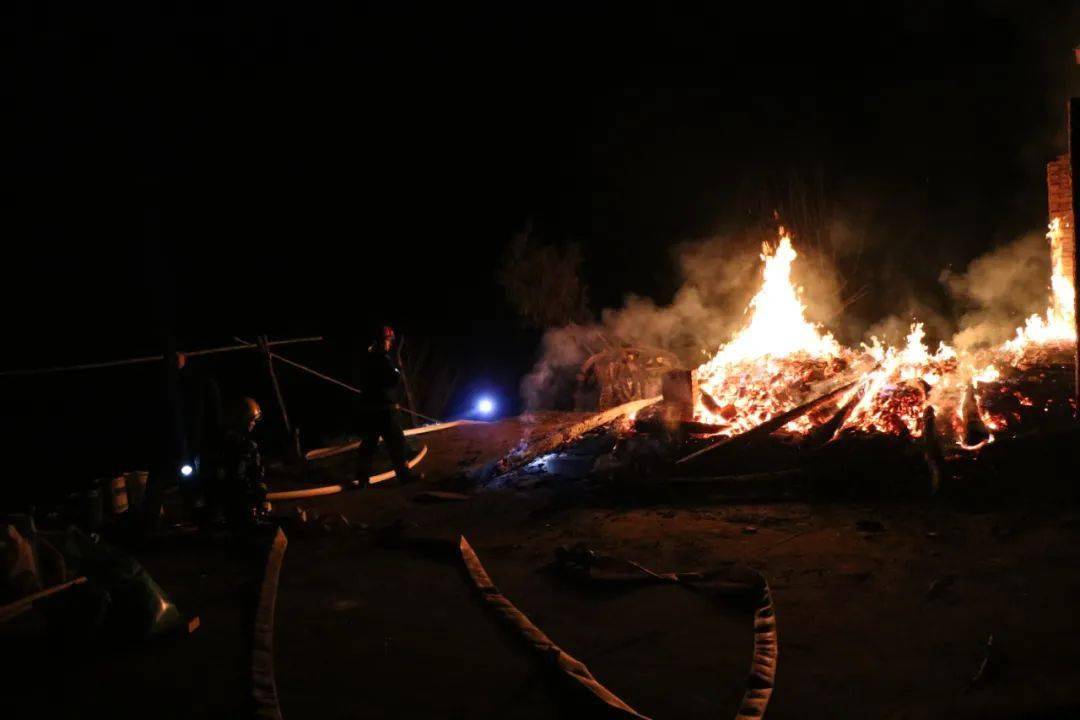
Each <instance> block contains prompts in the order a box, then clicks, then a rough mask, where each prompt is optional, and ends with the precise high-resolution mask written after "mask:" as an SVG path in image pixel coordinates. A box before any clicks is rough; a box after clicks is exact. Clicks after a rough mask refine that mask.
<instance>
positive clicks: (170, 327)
mask: <svg viewBox="0 0 1080 720" xmlns="http://www.w3.org/2000/svg"><path fill="white" fill-rule="evenodd" d="M20 5H21V8H20V10H18V11H17V13H16V18H17V19H16V20H15V22H14V23H13V24H12V27H13V28H14V29H15V32H14V43H13V47H14V54H15V62H14V63H13V64H11V65H9V68H10V69H12V70H13V71H14V72H13V76H14V77H13V78H10V80H13V82H9V83H5V86H6V90H5V91H4V92H5V95H6V96H7V97H6V100H7V102H6V103H5V105H6V107H7V108H8V112H7V113H6V116H7V117H9V118H10V119H11V120H13V122H12V123H11V124H10V125H9V127H8V130H7V131H6V138H7V142H6V143H5V145H6V148H5V150H6V151H5V152H4V161H3V172H4V173H5V174H6V175H7V177H8V183H7V186H8V188H9V190H8V191H7V192H5V194H4V195H5V200H4V203H3V204H4V206H5V207H4V212H3V216H2V220H0V221H2V222H3V224H4V229H5V233H4V235H5V241H6V242H5V247H6V248H7V252H8V261H7V262H6V263H5V273H4V282H3V283H0V293H2V300H3V302H4V306H5V307H6V308H7V309H8V312H7V314H6V318H7V322H6V325H7V327H6V329H5V335H6V336H7V339H8V342H7V348H8V349H7V352H5V357H4V359H3V360H2V361H0V365H2V366H3V367H5V368H12V367H27V366H30V367H33V366H36V365H41V364H55V363H61V362H68V361H70V362H77V361H88V360H96V359H108V358H114V357H123V356H125V355H128V354H143V353H147V352H153V351H155V350H156V349H158V348H159V347H160V344H161V338H162V336H163V334H164V333H165V332H171V333H173V334H174V335H175V336H176V337H177V338H178V339H179V343H180V345H181V346H182V347H183V346H188V347H191V346H204V345H208V344H210V345H212V344H216V343H217V342H219V341H220V340H223V339H228V338H229V337H230V336H231V335H232V334H233V333H245V334H250V333H253V332H265V333H269V334H271V335H279V336H281V335H288V334H294V333H295V334H312V333H328V334H340V333H343V332H348V330H349V329H350V328H353V327H358V326H360V325H362V324H364V323H367V322H370V321H374V320H379V319H389V320H392V321H394V322H396V323H398V324H399V326H401V327H402V328H403V329H404V330H405V332H406V333H411V334H413V335H420V336H426V337H432V338H436V339H437V340H438V342H440V343H441V344H442V346H444V347H446V348H448V350H447V352H448V353H449V354H450V356H451V357H452V358H454V360H453V361H454V362H457V363H459V364H460V365H461V366H462V368H463V369H464V371H465V373H466V381H467V382H466V383H465V386H468V385H469V383H470V382H472V381H476V382H488V383H493V384H495V385H496V386H498V387H500V388H502V389H503V390H504V391H505V392H506V393H507V394H508V395H511V396H512V395H514V393H515V385H516V382H517V378H518V377H519V375H520V374H521V372H522V371H523V370H524V369H526V368H527V367H528V365H529V361H530V359H531V357H532V353H533V352H534V351H535V347H536V342H537V338H538V335H537V334H536V333H534V332H525V331H522V330H520V329H519V328H518V327H517V323H516V320H515V318H514V317H513V315H512V313H511V311H510V309H509V308H508V307H507V306H506V304H505V302H504V300H503V296H502V291H501V289H500V288H499V287H498V286H497V284H496V282H495V278H494V269H495V266H496V264H497V262H498V258H499V255H500V253H501V251H502V248H503V247H504V245H505V244H506V242H507V241H508V239H509V238H510V237H511V236H512V234H513V233H514V232H516V231H518V230H520V229H521V228H522V227H523V226H524V225H525V223H526V222H527V221H530V220H531V221H532V223H533V227H534V228H535V229H536V231H537V233H538V234H539V235H540V236H542V237H543V238H545V239H548V240H550V241H553V242H563V241H573V242H577V243H579V244H580V245H581V246H582V248H583V251H584V257H585V263H584V272H585V277H586V280H587V282H588V285H589V289H590V295H591V298H592V301H593V306H594V310H598V309H599V308H601V307H605V306H612V305H617V304H619V303H620V301H621V298H622V297H623V295H624V294H625V293H627V292H630V291H633V292H636V293H639V294H644V295H649V296H652V297H654V298H656V299H657V300H658V301H661V302H663V301H665V300H666V299H670V296H671V293H672V292H673V291H674V290H675V289H676V288H677V287H678V284H679V278H678V276H677V273H676V267H675V265H674V263H673V262H672V261H671V252H670V250H671V247H672V246H673V245H674V244H676V243H677V242H679V241H683V240H686V239H693V238H702V237H706V236H709V235H712V234H715V233H724V232H727V231H731V230H732V229H735V228H737V227H738V226H739V224H740V223H742V222H744V221H745V220H746V217H747V215H748V213H750V212H751V208H750V204H749V203H748V201H747V199H748V198H750V197H757V196H755V195H754V192H753V189H754V188H758V187H762V186H767V185H769V184H770V183H776V182H777V181H778V180H782V179H783V178H789V177H803V178H816V179H818V181H819V182H820V185H821V187H823V188H824V192H825V194H827V196H828V197H829V198H830V202H831V203H832V205H833V206H834V207H835V208H836V211H837V212H838V213H841V214H843V215H844V216H845V217H847V218H849V219H850V220H851V222H852V223H853V224H854V225H855V226H856V227H857V228H859V229H860V231H861V232H865V233H866V234H867V235H870V234H871V232H870V230H871V229H872V235H873V237H872V239H868V241H867V242H868V250H869V258H870V259H869V260H868V261H867V262H866V268H867V269H865V270H864V272H867V273H869V274H868V276H867V277H869V278H872V279H874V280H875V281H877V282H879V283H880V284H882V285H887V284H888V283H889V282H893V281H894V282H896V283H901V282H903V283H910V284H912V285H913V286H919V285H920V284H925V285H926V287H932V286H934V284H935V283H936V282H937V276H938V274H939V272H940V271H941V270H942V269H943V268H945V267H948V266H950V265H951V266H956V267H963V265H964V264H966V263H967V262H968V261H969V260H970V259H972V258H973V257H975V256H977V255H979V254H981V253H982V252H985V251H986V250H987V249H989V248H991V247H993V246H994V245H995V244H998V243H1001V242H1005V241H1008V240H1010V239H1012V238H1015V237H1016V236H1017V235H1019V234H1020V233H1022V232H1024V231H1028V230H1032V229H1036V228H1038V227H1040V226H1041V225H1042V224H1043V223H1045V212H1046V209H1045V181H1044V165H1045V162H1046V161H1047V160H1048V159H1050V158H1052V157H1053V156H1055V155H1057V154H1059V153H1061V152H1063V151H1064V150H1065V145H1064V143H1065V135H1064V122H1065V118H1064V105H1065V102H1066V100H1067V98H1068V97H1069V95H1070V93H1072V94H1080V87H1078V77H1077V73H1078V70H1077V68H1076V67H1075V66H1074V65H1073V53H1072V48H1073V47H1074V45H1076V44H1077V43H1080V14H1078V13H1077V11H1076V9H1075V6H1076V3H1069V2H1049V3H1037V4H1035V3H1020V2H982V3H948V4H947V6H946V4H944V3H910V2H895V3H882V4H880V5H881V7H878V5H879V4H877V3H850V4H835V5H833V6H832V7H831V8H829V9H823V7H822V4H820V3H799V4H795V5H794V6H793V7H790V8H785V7H784V6H783V4H781V3H768V4H753V3H748V4H745V5H748V6H751V8H753V9H746V8H744V9H742V10H735V9H733V8H732V7H729V5H730V4H728V3H723V4H721V3H716V4H714V5H713V8H714V9H713V10H712V11H711V12H709V13H706V14H697V13H689V12H687V13H685V14H677V13H675V12H674V11H670V10H661V9H659V6H658V7H657V8H656V9H654V10H653V11H651V12H644V13H642V12H634V13H633V14H630V13H629V11H628V10H627V9H626V8H627V7H629V6H626V7H624V6H622V5H610V6H603V7H597V8H594V9H590V10H585V9H582V8H581V7H579V5H580V4H567V5H566V6H559V5H558V4H552V3H544V4H536V5H524V4H516V3H515V4H502V5H497V6H495V7H493V8H491V9H486V10H483V9H472V10H468V11H466V10H464V9H462V8H458V7H456V6H455V7H454V8H453V9H446V8H444V9H443V10H440V11H436V12H432V11H430V10H427V9H422V8H420V7H419V6H412V5H410V4H390V3H385V4H370V5H368V6H367V7H366V8H364V9H358V8H351V9H340V10H329V9H327V10H317V9H313V8H312V7H310V6H311V5H312V4H309V3H289V4H282V3H274V2H270V3H251V4H248V5H246V6H242V5H240V4H229V6H230V7H229V9H223V7H222V6H221V4H220V3H194V4H188V3H161V4H151V3H145V4H143V3H136V4H133V7H127V8H124V9H123V10H109V9H106V8H105V7H103V6H102V5H101V4H95V3H77V4H72V5H73V6H63V5H52V4H49V3H39V2H35V3H20ZM150 5H155V7H154V8H153V9H151V8H150V7H149V6H150ZM192 5H194V6H195V7H194V9H193V8H192V7H191V6H192ZM9 93H10V94H9ZM874 302H875V301H873V300H870V301H868V303H869V304H868V306H867V307H864V308H855V309H854V310H853V312H861V313H863V314H865V315H866V317H867V319H868V321H869V320H872V319H873V315H874V314H875V312H876V311H877V310H878V308H877V307H876V306H875V305H874V304H873V303H874ZM84 381H85V380H84ZM0 382H2V381H0ZM94 382H97V381H94ZM69 389H70V388H69ZM6 392H11V391H10V390H6ZM33 392H41V393H48V392H51V391H49V390H48V389H47V388H45V386H43V385H42V386H35V389H34V390H33ZM20 393H21V395H20V398H19V400H20V402H22V401H25V400H26V397H27V396H30V397H32V396H33V394H32V393H31V392H30V391H27V390H25V389H23V390H20ZM10 398H11V396H9V402H11V400H10Z"/></svg>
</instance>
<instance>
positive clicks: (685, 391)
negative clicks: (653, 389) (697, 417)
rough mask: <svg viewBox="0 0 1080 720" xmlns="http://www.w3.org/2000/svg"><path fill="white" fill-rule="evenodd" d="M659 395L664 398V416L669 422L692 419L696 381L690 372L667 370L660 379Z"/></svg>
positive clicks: (695, 396)
mask: <svg viewBox="0 0 1080 720" xmlns="http://www.w3.org/2000/svg"><path fill="white" fill-rule="evenodd" d="M660 394H661V396H662V397H663V398H664V400H663V403H664V416H665V417H666V418H667V419H669V420H677V421H688V420H693V419H694V407H695V406H696V405H697V396H698V392H697V381H696V380H695V379H694V374H693V373H692V372H691V371H690V370H669V371H668V372H666V373H664V374H663V376H662V377H661V382H660Z"/></svg>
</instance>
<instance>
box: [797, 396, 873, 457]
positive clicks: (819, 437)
mask: <svg viewBox="0 0 1080 720" xmlns="http://www.w3.org/2000/svg"><path fill="white" fill-rule="evenodd" d="M867 387H869V383H865V382H864V383H863V384H862V386H861V387H860V388H859V389H858V390H857V391H856V392H855V394H853V395H852V396H851V397H850V398H848V401H847V402H845V403H844V404H843V405H841V406H840V407H839V408H837V410H836V412H835V413H833V416H832V417H831V418H829V419H828V420H827V421H826V422H824V423H822V424H821V425H820V426H818V427H816V428H814V429H813V430H812V431H811V432H810V434H809V435H808V436H807V438H806V442H805V443H804V444H805V445H806V446H807V447H808V448H819V447H821V446H822V445H824V444H826V443H828V442H831V441H832V440H834V439H835V438H836V433H838V432H840V429H841V428H842V427H844V423H846V422H847V420H848V418H849V417H851V412H852V411H853V410H854V409H855V407H856V406H857V405H858V404H859V402H860V401H861V400H862V399H863V396H864V395H865V394H866V388H867Z"/></svg>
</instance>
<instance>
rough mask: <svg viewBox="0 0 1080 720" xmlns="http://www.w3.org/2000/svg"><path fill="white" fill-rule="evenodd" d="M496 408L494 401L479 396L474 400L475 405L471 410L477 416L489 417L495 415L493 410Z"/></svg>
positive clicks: (485, 396) (487, 397)
mask: <svg viewBox="0 0 1080 720" xmlns="http://www.w3.org/2000/svg"><path fill="white" fill-rule="evenodd" d="M497 407H498V406H497V405H496V404H495V400H494V399H493V398H491V397H489V396H487V395H481V396H480V397H478V398H476V405H475V407H474V408H473V409H474V411H475V412H476V414H477V415H481V416H483V417H491V416H492V415H494V414H495V410H496V408H497Z"/></svg>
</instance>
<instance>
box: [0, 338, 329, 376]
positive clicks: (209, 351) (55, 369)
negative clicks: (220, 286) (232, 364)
mask: <svg viewBox="0 0 1080 720" xmlns="http://www.w3.org/2000/svg"><path fill="white" fill-rule="evenodd" d="M319 340H322V338H321V337H304V338H290V339H287V340H274V341H272V342H270V343H268V345H270V346H272V347H273V346H277V345H293V344H295V343H305V342H318V341H319ZM257 347H259V346H258V345H255V344H253V343H244V344H242V345H224V346H222V347H215V348H204V349H202V350H191V351H181V352H178V353H177V354H178V355H183V356H185V357H199V356H201V355H214V354H216V353H223V352H232V351H234V350H250V349H252V348H257ZM164 359H165V356H164V355H143V356H140V357H133V358H125V359H123V360H106V361H103V362H95V363H82V364H80V365H54V366H52V367H44V368H25V369H20V370H3V371H0V377H17V376H26V375H46V374H50V373H59V372H70V371H74V370H96V369H98V368H108V367H120V366H123V365H139V364H142V363H148V362H158V361H161V360H164Z"/></svg>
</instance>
